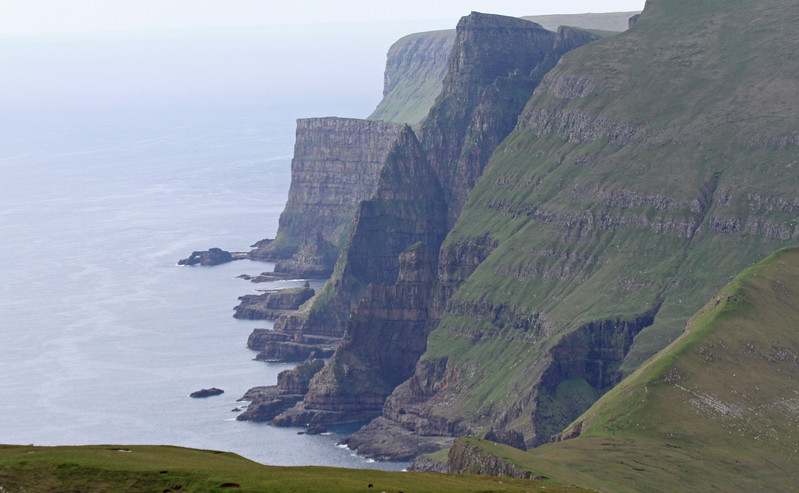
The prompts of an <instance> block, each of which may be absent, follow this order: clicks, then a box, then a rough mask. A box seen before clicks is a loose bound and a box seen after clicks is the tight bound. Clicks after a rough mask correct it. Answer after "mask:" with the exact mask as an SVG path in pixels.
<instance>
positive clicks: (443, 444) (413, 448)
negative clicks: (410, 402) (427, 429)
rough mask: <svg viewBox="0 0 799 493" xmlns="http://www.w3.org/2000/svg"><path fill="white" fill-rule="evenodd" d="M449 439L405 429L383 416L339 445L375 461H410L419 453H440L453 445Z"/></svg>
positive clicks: (450, 438)
mask: <svg viewBox="0 0 799 493" xmlns="http://www.w3.org/2000/svg"><path fill="white" fill-rule="evenodd" d="M453 440H454V438H452V437H450V436H426V435H420V434H417V433H414V432H413V431H410V430H408V429H406V428H403V427H401V426H399V425H397V423H395V422H394V421H391V420H388V419H386V418H383V417H378V418H375V419H373V420H372V421H371V422H369V424H367V425H366V426H364V427H363V428H361V430H360V431H359V432H358V433H356V434H354V435H350V436H348V437H345V438H343V439H342V440H341V441H340V442H339V443H340V444H343V445H347V446H348V447H349V448H351V449H353V450H357V451H358V455H362V456H364V457H371V458H373V459H375V460H387V461H409V460H414V458H415V457H417V456H418V455H419V454H426V453H432V452H437V451H439V450H441V449H445V448H448V447H450V446H452V442H453Z"/></svg>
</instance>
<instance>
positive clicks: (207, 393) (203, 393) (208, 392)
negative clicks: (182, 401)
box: [189, 387, 225, 399]
mask: <svg viewBox="0 0 799 493" xmlns="http://www.w3.org/2000/svg"><path fill="white" fill-rule="evenodd" d="M224 393H225V391H224V390H222V389H218V388H216V387H211V388H210V389H202V390H198V391H196V392H192V393H191V394H189V397H194V398H195V399H197V398H201V397H212V396H215V395H220V394H224Z"/></svg>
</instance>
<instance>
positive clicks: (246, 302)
mask: <svg viewBox="0 0 799 493" xmlns="http://www.w3.org/2000/svg"><path fill="white" fill-rule="evenodd" d="M313 295H314V290H313V288H311V287H310V286H309V285H308V283H307V282H306V283H305V286H302V287H299V288H288V289H280V290H275V291H267V292H265V293H263V294H248V295H244V296H240V297H239V300H241V303H239V304H238V305H237V306H236V307H235V308H234V310H235V313H234V314H233V317H234V318H240V319H246V320H275V319H277V317H279V316H280V315H282V314H284V313H286V312H290V311H294V310H297V309H298V308H299V307H300V305H302V304H303V303H305V302H306V301H308V300H309V299H311V297H312V296H313Z"/></svg>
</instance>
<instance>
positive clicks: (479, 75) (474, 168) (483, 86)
mask: <svg viewBox="0 0 799 493" xmlns="http://www.w3.org/2000/svg"><path fill="white" fill-rule="evenodd" d="M580 33H581V34H580V35H577V34H576V33H575V32H574V30H571V29H564V30H561V31H560V33H559V34H555V33H553V32H551V31H547V30H546V29H544V28H542V27H541V26H540V25H538V24H535V23H533V22H529V21H525V20H521V19H515V18H510V17H504V16H497V15H488V14H481V13H478V12H473V13H472V14H471V15H469V16H467V17H464V18H462V19H461V21H460V22H459V23H458V27H457V36H456V39H455V44H454V47H453V50H452V55H451V56H450V59H449V65H448V69H447V75H446V77H445V78H444V81H443V88H442V92H441V95H440V96H439V98H438V100H437V101H436V104H435V105H434V106H433V107H432V109H431V110H430V114H429V115H428V117H427V119H426V120H425V122H424V124H423V125H422V129H421V133H420V140H421V142H422V144H423V145H424V147H425V149H426V151H427V156H428V159H429V161H430V164H431V166H432V167H433V169H434V170H435V172H436V175H437V176H438V179H439V181H440V183H441V186H442V188H443V190H444V193H445V199H446V202H447V204H448V207H449V211H448V217H449V224H450V226H451V225H453V224H454V223H455V220H457V218H458V215H459V214H460V211H461V209H462V208H463V205H464V204H465V202H466V196H467V195H468V193H469V191H470V190H471V189H472V188H473V187H474V184H475V183H476V181H477V178H478V177H479V176H480V175H481V174H482V172H483V168H484V167H485V165H486V164H487V163H488V158H489V157H490V156H491V153H492V152H493V151H494V149H495V148H496V146H497V145H498V144H499V143H500V142H501V141H502V140H503V139H504V138H505V137H506V136H507V135H508V134H509V133H510V132H511V130H513V128H514V126H515V125H516V119H517V117H518V115H519V113H520V112H521V111H522V109H523V108H524V105H525V104H526V103H527V100H528V99H529V98H530V96H531V95H532V93H533V90H534V89H535V88H536V86H537V85H538V83H539V82H540V80H541V78H542V77H543V76H544V74H546V72H547V71H549V69H550V68H552V67H553V66H554V65H555V63H557V61H558V60H559V59H560V56H561V55H562V54H563V53H565V52H566V51H568V50H569V49H570V48H574V47H575V46H576V45H578V43H579V41H582V42H583V44H584V43H585V42H588V41H590V40H592V39H596V38H597V37H596V36H592V35H588V34H586V33H585V32H584V31H580ZM567 38H568V42H566V41H565V40H566V39H567Z"/></svg>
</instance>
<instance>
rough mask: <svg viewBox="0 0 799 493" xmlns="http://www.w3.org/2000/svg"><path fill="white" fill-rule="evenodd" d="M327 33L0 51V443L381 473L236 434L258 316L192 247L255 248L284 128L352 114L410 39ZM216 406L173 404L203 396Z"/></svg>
mask: <svg viewBox="0 0 799 493" xmlns="http://www.w3.org/2000/svg"><path fill="white" fill-rule="evenodd" d="M437 27H441V26H410V25H403V24H386V25H384V26H383V27H382V28H381V27H380V26H361V27H358V26H349V27H348V28H347V29H341V28H340V26H339V27H336V26H326V27H317V28H314V29H311V28H296V29H291V28H281V29H280V30H274V29H273V30H269V31H267V30H259V29H243V30H216V31H191V32H151V33H125V34H103V35H92V36H89V35H86V36H72V37H66V36H65V37H53V38H39V39H0V64H2V66H3V67H4V73H5V74H6V75H5V76H4V77H3V78H2V79H0V107H2V108H3V116H2V119H1V120H0V130H1V131H0V255H2V258H3V259H4V262H3V265H4V268H3V271H2V283H0V293H2V295H0V338H2V341H3V342H2V344H0V375H2V381H3V385H0V418H1V419H0V443H16V444H27V443H35V444H37V445H69V444H75V445H79V444H98V443H114V444H171V445H181V446H190V447H198V448H207V449H215V450H226V451H232V452H236V453H239V454H241V455H243V456H245V457H248V458H250V459H253V460H256V461H259V462H262V463H267V464H275V465H305V464H314V465H329V466H345V467H382V468H389V469H397V468H401V467H403V466H404V465H405V464H375V463H371V462H368V461H366V460H364V459H362V458H360V457H357V456H355V455H354V454H353V453H352V451H350V450H347V449H342V448H339V447H336V446H335V442H336V440H337V438H338V437H340V436H342V435H343V434H344V433H347V432H348V431H352V430H348V429H337V430H333V433H332V434H331V435H323V436H306V435H297V433H296V432H297V430H296V429H283V428H274V427H271V426H267V425H265V424H258V423H245V422H238V421H235V419H234V418H235V416H236V413H234V412H232V411H231V410H232V409H233V408H234V407H237V406H238V405H239V404H240V403H237V402H236V399H237V398H239V397H240V396H241V395H242V394H243V393H244V392H245V391H246V390H247V389H248V388H250V387H253V386H257V385H269V384H274V383H275V382H276V377H277V374H278V373H279V372H280V371H282V370H284V369H287V368H290V367H291V366H292V365H290V364H267V363H262V362H256V361H253V360H252V358H253V357H254V353H253V352H252V351H250V350H248V349H247V348H246V340H247V336H248V335H249V333H250V331H251V330H252V329H253V328H255V327H268V326H269V323H267V322H252V321H238V320H235V319H233V318H232V316H231V315H232V308H233V306H235V305H236V304H237V297H238V296H241V295H243V294H247V293H255V292H257V291H256V290H257V289H266V288H275V287H280V286H287V287H288V286H295V285H298V283H297V282H284V283H273V284H267V285H263V284H262V285H255V284H252V283H248V282H245V281H243V280H240V279H236V276H237V275H239V274H243V273H247V274H256V273H259V272H262V271H265V270H270V269H271V266H270V265H269V264H265V263H256V262H250V261H240V262H234V263H231V264H227V265H223V266H217V267H212V268H199V267H178V266H177V265H176V262H177V260H178V259H180V258H182V257H185V256H187V255H188V254H189V253H191V251H192V250H199V249H207V248H209V247H214V246H218V247H222V248H225V249H229V250H237V251H243V250H246V249H247V248H248V246H249V245H250V244H251V243H253V242H254V241H256V240H258V239H261V238H264V237H273V236H274V233H275V231H276V229H277V220H278V216H279V214H280V212H281V211H282V208H283V205H284V203H285V201H286V195H287V191H288V186H289V182H290V160H291V153H292V147H293V143H294V121H295V119H296V118H298V117H307V116H327V115H338V116H350V117H363V116H365V115H368V114H369V113H370V112H371V110H372V109H373V108H374V106H375V105H376V104H377V102H378V101H379V97H380V91H381V84H382V68H383V63H384V60H385V52H386V50H387V49H388V46H389V45H390V44H391V42H392V41H393V40H395V39H397V38H399V37H400V36H402V35H404V34H406V33H409V32H413V31H414V30H416V31H419V30H425V29H427V28H431V29H432V28H437ZM212 386H215V387H220V388H223V389H224V390H225V393H224V394H223V395H222V396H218V397H212V398H208V399H191V398H189V397H188V394H189V393H190V392H192V391H194V390H198V389H200V388H204V387H212Z"/></svg>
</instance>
